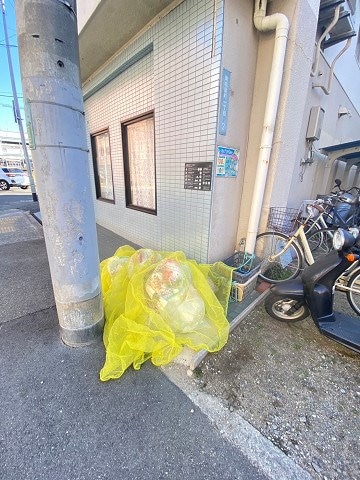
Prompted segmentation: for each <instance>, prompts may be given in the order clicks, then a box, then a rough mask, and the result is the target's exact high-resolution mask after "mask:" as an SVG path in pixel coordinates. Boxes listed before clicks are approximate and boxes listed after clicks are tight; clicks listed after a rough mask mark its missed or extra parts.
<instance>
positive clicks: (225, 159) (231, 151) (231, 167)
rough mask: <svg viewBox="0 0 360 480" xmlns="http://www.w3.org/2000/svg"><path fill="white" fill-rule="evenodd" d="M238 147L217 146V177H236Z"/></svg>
mask: <svg viewBox="0 0 360 480" xmlns="http://www.w3.org/2000/svg"><path fill="white" fill-rule="evenodd" d="M239 155H240V150H239V149H238V148H227V147H218V152H217V159H216V176H217V177H236V176H237V173H238V168H239Z"/></svg>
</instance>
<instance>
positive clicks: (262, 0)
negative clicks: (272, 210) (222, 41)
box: [245, 0, 289, 254]
mask: <svg viewBox="0 0 360 480" xmlns="http://www.w3.org/2000/svg"><path fill="white" fill-rule="evenodd" d="M266 4H267V0H255V12H254V25H255V27H256V28H257V30H259V31H260V32H268V31H271V30H275V45H274V53H273V60H272V65H271V73H270V80H269V87H268V93H267V100H266V107H265V115H264V124H263V130H262V136H261V144H260V151H259V157H258V164H257V170H256V178H255V185H254V192H253V197H252V202H251V211H250V219H249V225H248V231H247V237H246V245H245V252H246V253H249V254H252V253H253V252H254V249H255V241H256V235H257V231H258V228H259V221H260V214H261V207H262V203H263V199H264V193H265V186H266V178H267V172H268V167H269V160H270V154H271V148H272V140H273V136H274V128H275V121H276V116H277V110H278V105H279V97H280V88H281V82H282V75H283V70H284V60H285V53H286V44H287V38H288V33H289V21H288V19H287V17H286V16H285V15H283V14H282V13H275V14H273V15H268V16H266Z"/></svg>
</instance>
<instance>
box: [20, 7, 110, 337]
mask: <svg viewBox="0 0 360 480" xmlns="http://www.w3.org/2000/svg"><path fill="white" fill-rule="evenodd" d="M16 18H17V32H18V43H19V58H20V67H21V77H22V85H23V95H24V98H25V106H26V108H25V114H26V121H27V125H28V132H31V133H30V135H29V136H30V138H29V141H30V142H31V144H32V148H33V156H34V167H35V175H36V182H37V186H38V194H39V200H40V205H41V217H42V222H43V227H44V235H45V241H46V248H47V253H48V258H49V264H50V271H51V278H52V283H53V289H54V294H55V300H56V307H57V313H58V317H59V323H60V332H61V338H62V340H63V341H64V343H66V344H67V345H71V346H79V345H85V344H88V343H91V342H93V341H95V340H96V339H98V338H100V336H101V333H102V328H103V323H104V315H103V307H102V300H101V289H100V278H99V254H98V245H97V236H96V224H95V215H94V207H93V202H92V187H91V183H90V175H89V161H88V147H87V136H86V129H85V118H84V108H83V98H82V90H81V83H80V72H79V49H78V34H77V21H76V3H75V1H74V0H69V1H65V0H18V1H17V2H16Z"/></svg>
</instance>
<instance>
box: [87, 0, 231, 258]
mask: <svg viewBox="0 0 360 480" xmlns="http://www.w3.org/2000/svg"><path fill="white" fill-rule="evenodd" d="M214 4H216V5H217V10H216V11H214ZM222 28H223V2H222V1H218V2H215V3H214V1H213V0H187V1H185V2H183V3H182V4H180V5H179V6H178V7H177V8H176V9H174V10H173V11H172V12H170V13H169V14H168V15H167V16H166V17H164V18H162V19H161V20H159V22H157V23H156V24H155V25H154V26H153V27H151V28H150V29H148V30H147V31H146V32H145V33H144V34H143V35H142V36H141V37H139V38H137V39H136V40H135V41H134V42H133V43H132V44H131V45H129V46H128V47H127V48H126V49H125V50H124V51H122V52H121V53H120V54H119V55H117V56H116V57H115V58H114V59H112V60H111V62H109V63H108V64H107V65H105V66H104V67H103V68H102V69H101V71H100V72H99V73H98V74H97V75H96V76H95V77H94V78H93V79H92V80H91V81H90V82H88V84H87V85H85V87H84V93H85V98H86V94H87V92H88V93H89V92H91V90H93V89H94V88H95V87H96V85H98V84H99V83H100V82H102V81H103V80H104V79H106V78H107V77H108V76H109V75H110V74H111V73H112V72H113V71H114V70H115V69H117V68H119V67H120V66H121V65H124V64H126V62H127V61H129V59H131V58H133V57H134V55H136V54H137V52H139V51H141V50H142V49H143V48H145V47H146V46H148V45H150V44H153V51H152V52H151V53H148V54H147V55H146V56H145V57H144V58H142V59H141V60H139V61H137V62H136V63H135V64H134V65H132V66H131V67H130V68H128V69H126V70H125V71H124V72H123V73H121V74H120V75H119V76H117V77H116V78H115V79H114V80H112V81H111V82H110V83H108V84H107V85H106V86H104V87H103V88H101V89H100V90H99V91H97V92H96V93H94V94H93V95H91V96H89V98H87V100H86V102H85V110H86V117H87V126H88V131H89V133H94V132H96V131H99V130H101V129H103V128H107V127H108V128H109V132H110V146H111V157H112V162H113V176H114V186H115V205H114V204H110V203H105V202H102V201H99V200H96V199H95V189H94V201H95V212H96V219H97V222H98V223H99V224H101V225H103V226H104V227H107V228H109V229H111V230H113V231H114V232H116V233H118V234H119V235H121V236H123V237H125V238H128V239H129V240H131V241H133V242H135V243H138V244H140V245H143V246H144V247H150V248H155V249H159V250H160V249H161V250H183V251H184V252H185V253H186V254H187V255H188V256H189V257H191V258H195V259H197V260H198V261H203V262H206V261H207V256H208V237H209V225H210V216H211V191H196V190H187V189H184V167H185V163H186V162H198V161H199V162H204V161H207V162H209V161H210V162H213V161H214V154H215V139H216V127H217V108H218V96H219V77H220V66H221V45H222ZM152 109H153V110H154V112H155V148H156V178H157V215H156V216H155V215H150V214H146V213H143V212H139V211H135V210H131V209H128V208H126V205H125V189H124V173H123V158H122V143H121V122H122V121H124V120H127V119H130V118H132V117H135V116H137V115H140V114H142V113H145V112H147V111H149V110H152ZM89 148H90V140H89ZM91 164H92V162H91Z"/></svg>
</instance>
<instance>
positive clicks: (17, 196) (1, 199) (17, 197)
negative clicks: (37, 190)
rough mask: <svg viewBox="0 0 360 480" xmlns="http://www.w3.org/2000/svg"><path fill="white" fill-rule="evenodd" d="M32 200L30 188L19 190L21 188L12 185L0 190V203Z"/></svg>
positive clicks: (6, 203)
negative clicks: (7, 188) (8, 188)
mask: <svg viewBox="0 0 360 480" xmlns="http://www.w3.org/2000/svg"><path fill="white" fill-rule="evenodd" d="M31 200H32V196H31V190H30V188H28V189H27V190H21V188H18V187H13V188H10V190H5V191H4V190H1V191H0V205H1V206H3V205H8V204H11V203H19V202H29V201H31Z"/></svg>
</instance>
